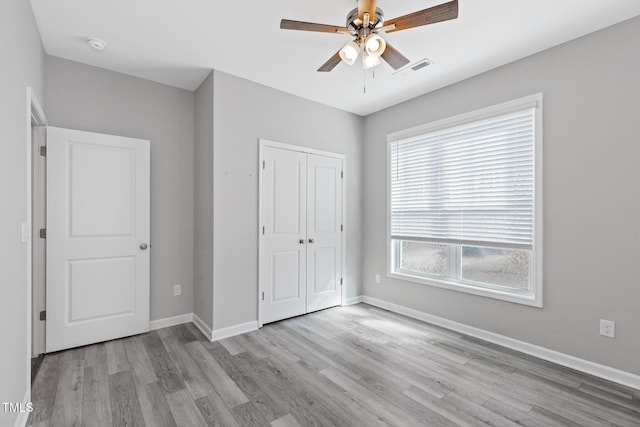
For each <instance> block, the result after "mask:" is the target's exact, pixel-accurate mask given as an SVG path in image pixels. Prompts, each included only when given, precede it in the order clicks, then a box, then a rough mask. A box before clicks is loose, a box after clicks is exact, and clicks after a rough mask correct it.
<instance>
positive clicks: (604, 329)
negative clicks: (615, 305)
mask: <svg viewBox="0 0 640 427" xmlns="http://www.w3.org/2000/svg"><path fill="white" fill-rule="evenodd" d="M600 335H602V336H604V337H609V338H615V336H616V322H614V321H613V320H604V319H600Z"/></svg>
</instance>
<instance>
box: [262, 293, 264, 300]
mask: <svg viewBox="0 0 640 427" xmlns="http://www.w3.org/2000/svg"><path fill="white" fill-rule="evenodd" d="M262 301H264V292H263V293H262Z"/></svg>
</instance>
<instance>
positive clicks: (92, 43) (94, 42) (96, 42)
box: [87, 37, 107, 52]
mask: <svg viewBox="0 0 640 427" xmlns="http://www.w3.org/2000/svg"><path fill="white" fill-rule="evenodd" d="M87 43H88V44H89V47H91V49H93V50H96V51H98V52H102V51H103V50H104V48H105V47H106V46H107V44H106V43H105V42H103V41H102V40H100V39H96V38H93V37H90V38H88V39H87Z"/></svg>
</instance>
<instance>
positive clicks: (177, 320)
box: [149, 313, 193, 331]
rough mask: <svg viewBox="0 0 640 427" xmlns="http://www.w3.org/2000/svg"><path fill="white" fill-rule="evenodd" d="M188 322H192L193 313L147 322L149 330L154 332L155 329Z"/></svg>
mask: <svg viewBox="0 0 640 427" xmlns="http://www.w3.org/2000/svg"><path fill="white" fill-rule="evenodd" d="M189 322H193V313H188V314H181V315H179V316H173V317H165V318H164V319H158V320H152V321H151V322H149V329H150V330H152V331H154V330H156V329H162V328H168V327H169V326H175V325H182V324H183V323H189Z"/></svg>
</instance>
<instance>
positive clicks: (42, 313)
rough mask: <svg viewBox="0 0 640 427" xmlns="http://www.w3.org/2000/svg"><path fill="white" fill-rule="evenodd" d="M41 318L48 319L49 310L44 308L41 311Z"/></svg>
mask: <svg viewBox="0 0 640 427" xmlns="http://www.w3.org/2000/svg"><path fill="white" fill-rule="evenodd" d="M40 320H43V321H44V320H47V311H46V310H42V311H41V312H40Z"/></svg>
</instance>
